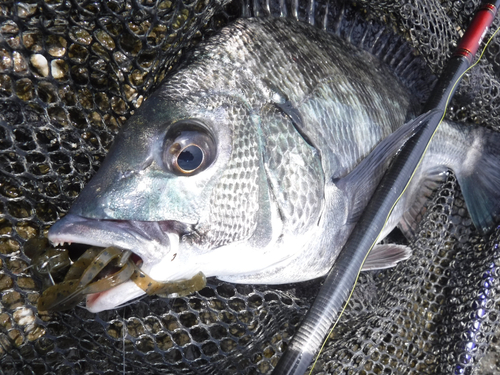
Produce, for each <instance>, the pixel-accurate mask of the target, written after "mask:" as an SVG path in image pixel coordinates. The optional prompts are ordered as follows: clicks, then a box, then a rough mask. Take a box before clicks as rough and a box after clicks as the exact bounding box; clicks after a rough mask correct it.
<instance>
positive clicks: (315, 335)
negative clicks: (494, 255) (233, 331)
mask: <svg viewBox="0 0 500 375" xmlns="http://www.w3.org/2000/svg"><path fill="white" fill-rule="evenodd" d="M499 6H500V0H496V1H486V2H484V3H483V4H482V5H481V7H480V9H479V10H478V12H477V13H476V15H475V16H474V18H473V20H472V22H471V24H470V25H469V27H468V28H467V30H466V32H465V34H464V36H463V37H462V39H461V41H460V43H459V45H458V47H457V49H456V50H455V53H454V54H453V56H452V57H451V58H450V59H449V61H448V63H447V65H446V67H445V68H444V70H443V72H442V74H441V76H440V78H439V80H438V82H437V83H436V86H435V87H434V89H433V91H432V93H431V95H430V97H429V99H428V100H427V102H426V104H425V106H424V109H423V113H426V114H427V115H425V116H424V117H422V116H420V117H419V119H420V120H418V121H423V124H422V125H420V130H419V131H418V132H417V133H416V134H415V135H414V136H413V137H411V138H410V139H409V140H408V141H407V142H406V144H405V145H404V147H403V148H402V149H401V151H400V152H399V154H398V155H397V156H396V157H395V158H394V161H393V162H392V163H391V166H390V167H389V169H388V170H387V172H386V173H385V175H384V177H383V178H382V180H381V182H380V184H379V185H378V187H377V189H376V191H375V193H374V194H373V197H372V199H371V200H370V202H369V203H368V205H367V206H366V208H365V210H364V212H363V215H362V217H361V218H360V220H359V221H358V223H357V224H356V226H355V228H354V230H353V231H352V233H351V235H350V237H349V239H348V240H347V242H346V244H345V245H344V247H343V249H342V251H341V252H340V254H339V256H338V258H337V259H336V261H335V263H334V265H333V267H332V268H331V269H330V272H329V273H328V275H327V277H326V279H325V281H324V283H323V285H322V286H321V288H320V291H319V293H318V295H317V297H316V299H315V301H314V303H313V305H312V306H311V308H310V310H309V311H308V313H307V315H306V316H305V318H304V320H303V322H302V324H301V325H300V327H299V329H298V331H297V333H296V334H295V335H294V337H293V339H292V341H291V342H290V344H289V347H288V349H287V350H286V351H285V353H284V354H283V356H282V357H281V358H280V361H279V362H278V365H277V366H276V368H275V369H274V371H273V375H303V374H304V373H305V371H306V370H307V368H308V366H309V365H310V364H311V362H312V361H313V359H314V357H315V355H316V353H317V352H318V348H321V349H322V347H323V346H324V344H325V343H326V340H325V336H327V335H329V333H331V332H332V330H333V328H335V325H336V324H337V322H338V320H339V319H340V316H341V314H342V312H343V311H344V309H345V307H346V306H347V303H348V301H349V299H350V296H351V295H352V292H353V290H354V286H355V284H356V282H357V279H358V277H359V274H360V272H361V268H362V267H363V263H364V261H365V259H366V258H367V256H368V254H369V252H370V250H371V249H372V248H373V246H374V245H375V244H376V243H377V242H378V241H379V237H380V233H381V232H382V229H383V228H384V225H385V224H386V222H387V220H388V218H389V216H390V214H391V212H392V210H393V208H394V206H395V205H396V203H397V202H398V201H399V199H400V197H401V196H402V195H403V193H404V192H405V190H406V188H407V186H408V185H409V183H410V181H411V179H412V177H413V175H414V173H415V171H416V169H417V168H418V166H419V165H420V163H421V160H422V158H423V155H424V154H425V151H426V150H427V148H428V146H429V143H430V141H431V140H432V137H433V136H434V134H435V133H436V130H437V128H438V126H439V124H440V123H441V122H442V120H443V118H444V115H445V113H446V107H447V105H448V103H449V102H450V100H451V98H452V97H453V94H454V93H455V90H456V88H457V87H458V83H459V81H460V79H461V78H462V76H463V75H464V73H465V72H466V71H467V70H468V69H469V68H471V65H472V61H473V59H474V56H475V54H476V52H477V51H478V49H479V46H480V44H481V42H482V40H483V38H484V36H485V34H486V32H487V31H488V29H489V27H490V26H491V24H492V22H493V20H494V18H495V16H496V13H497V10H498V7H499ZM422 119H424V120H422ZM479 229H482V228H479ZM333 323H334V325H333V328H330V327H331V326H332V324H333ZM321 349H319V350H320V351H321ZM313 367H314V366H313ZM311 371H312V370H311Z"/></svg>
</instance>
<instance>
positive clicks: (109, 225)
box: [48, 214, 199, 312]
mask: <svg viewBox="0 0 500 375" xmlns="http://www.w3.org/2000/svg"><path fill="white" fill-rule="evenodd" d="M180 233H182V224H180V223H176V222H138V221H118V220H97V219H89V218H84V217H81V216H78V215H75V214H67V215H66V216H65V217H64V218H62V219H61V220H59V221H58V222H57V223H55V224H54V225H53V226H52V227H51V228H50V230H49V234H48V237H49V240H50V241H51V242H52V243H53V244H56V245H57V244H61V243H65V242H67V243H78V244H84V245H90V246H98V247H109V246H114V247H118V248H120V249H123V250H131V251H132V252H133V253H134V254H136V255H138V256H139V257H140V258H141V260H142V265H141V267H140V268H141V270H142V271H143V272H145V273H146V274H149V275H150V276H151V277H152V278H153V279H155V280H157V281H160V282H163V281H169V282H170V281H176V280H179V279H183V278H190V277H192V276H194V275H195V274H196V273H197V272H199V270H195V269H193V270H190V269H182V270H179V269H177V272H159V271H158V270H159V269H160V270H162V269H163V270H164V269H165V268H164V263H165V261H166V260H169V261H171V260H172V261H173V259H175V258H176V255H177V253H178V249H179V234H180ZM172 268H173V269H175V267H170V269H172ZM183 272H184V273H185V272H187V273H188V274H184V273H183ZM144 294H145V292H144V291H143V290H142V289H141V288H139V287H138V286H137V285H136V284H135V283H134V282H132V281H127V282H125V283H123V284H120V285H118V286H116V287H113V288H111V289H109V290H107V291H105V292H102V293H95V294H90V295H89V296H88V297H87V309H88V310H89V311H91V312H99V311H103V310H109V309H113V308H116V307H117V306H119V305H121V304H123V303H125V302H128V301H130V300H132V299H134V298H137V297H140V296H142V295H144Z"/></svg>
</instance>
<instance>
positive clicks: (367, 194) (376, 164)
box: [333, 111, 434, 224]
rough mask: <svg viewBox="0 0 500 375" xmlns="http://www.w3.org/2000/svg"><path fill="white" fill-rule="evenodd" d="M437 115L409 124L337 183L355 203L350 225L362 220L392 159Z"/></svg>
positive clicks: (419, 117)
mask: <svg viewBox="0 0 500 375" xmlns="http://www.w3.org/2000/svg"><path fill="white" fill-rule="evenodd" d="M433 113H434V111H429V112H426V113H424V114H422V115H420V116H418V117H417V118H415V119H414V120H411V121H409V122H407V123H406V124H405V125H403V126H402V127H400V128H399V129H397V130H396V131H395V132H394V133H392V134H391V135H389V136H388V137H387V138H385V139H384V140H383V141H382V142H380V143H379V144H378V145H377V146H376V147H375V148H374V149H373V151H372V152H371V153H370V154H369V155H368V156H367V157H366V158H364V159H363V160H362V161H361V163H359V164H358V165H357V166H356V168H354V169H353V170H352V171H351V172H350V173H349V174H348V175H347V176H345V177H343V178H340V179H338V180H335V179H334V180H333V183H335V184H336V185H337V187H338V188H339V189H342V190H344V191H345V192H346V193H347V195H348V197H349V200H350V202H351V209H350V214H349V222H348V224H352V223H356V222H357V221H358V220H359V217H360V216H361V214H362V213H363V210H364V209H365V207H366V205H367V203H368V201H369V199H370V198H371V196H372V194H373V192H374V190H375V188H376V186H377V184H378V181H380V179H381V177H382V175H383V173H384V172H385V170H386V169H387V167H388V166H389V162H390V161H391V159H392V158H393V157H394V155H396V153H397V152H398V151H399V150H400V149H401V147H402V146H403V145H404V143H405V142H406V141H407V140H408V139H410V138H411V137H412V136H413V135H414V134H415V133H416V132H417V131H418V130H420V129H421V126H422V125H423V124H424V123H425V122H426V121H427V120H428V119H429V118H430V117H431V115H432V114H433Z"/></svg>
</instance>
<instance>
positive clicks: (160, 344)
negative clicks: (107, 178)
mask: <svg viewBox="0 0 500 375" xmlns="http://www.w3.org/2000/svg"><path fill="white" fill-rule="evenodd" d="M478 5H479V1H470V2H461V1H437V0H426V1H416V0H413V1H404V0H403V1H358V2H357V5H356V6H353V5H351V4H349V3H342V2H333V1H332V2H330V3H328V2H322V1H315V2H311V1H298V2H295V1H290V2H288V1H271V0H269V1H265V2H259V1H251V2H248V3H246V2H235V3H232V4H227V1H225V0H208V1H197V0H194V1H190V0H179V1H177V0H166V1H136V0H134V1H125V2H121V1H120V2H118V1H116V2H115V1H109V2H99V1H78V0H68V1H57V0H54V1H46V2H42V1H28V2H14V1H10V2H9V1H7V2H2V4H0V119H1V121H0V373H1V374H116V373H126V374H138V373H143V374H160V373H161V374H222V373H223V374H260V373H262V374H266V373H270V372H271V371H272V369H273V367H274V366H275V365H276V363H277V361H278V359H279V357H280V355H281V353H282V352H283V350H285V349H286V346H287V343H288V342H289V340H290V338H291V337H292V336H293V333H294V332H295V330H296V327H297V326H298V324H299V323H300V321H301V319H302V318H303V316H304V314H305V312H306V311H307V309H308V307H309V306H310V304H311V303H312V301H313V300H314V296H315V293H316V292H317V290H318V288H319V284H320V281H311V282H307V283H300V284H296V285H286V286H281V287H277V286H252V285H233V284H228V283H223V282H219V281H217V280H209V283H208V285H207V287H206V288H205V289H203V290H201V291H199V292H197V293H194V294H192V295H190V296H187V297H182V298H175V299H167V298H160V297H148V298H145V299H142V300H140V301H138V302H134V303H131V304H129V305H128V306H125V307H122V308H120V309H117V310H114V311H107V312H103V313H99V314H91V313H89V312H88V311H86V310H85V309H83V308H81V307H76V308H74V309H72V310H70V311H68V312H64V313H55V314H46V313H43V312H39V311H37V308H36V303H37V299H38V297H39V295H40V282H39V280H37V279H36V278H34V277H33V276H32V273H31V271H30V269H29V268H28V267H29V265H30V260H29V259H28V258H27V257H26V255H25V254H24V251H23V245H24V243H25V242H26V240H27V239H29V238H33V237H36V236H39V235H44V234H46V231H47V230H48V228H49V227H50V225H52V224H53V223H54V222H55V221H56V220H57V219H58V218H59V217H61V215H63V214H64V213H65V212H67V210H68V209H69V207H70V206H71V202H72V201H73V200H74V198H75V197H76V196H77V195H78V193H79V192H80V191H81V189H82V188H83V186H84V184H85V183H86V182H87V181H88V180H89V178H90V177H91V176H92V175H93V174H94V172H95V171H96V170H97V168H98V167H99V165H100V163H101V162H102V160H103V158H104V156H105V154H106V150H107V149H108V147H109V145H110V143H111V142H112V140H113V137H114V135H115V134H116V133H117V131H118V130H119V128H120V127H121V125H122V124H123V122H124V121H125V120H126V119H127V118H128V117H129V116H131V115H132V114H133V112H134V110H135V109H136V108H138V107H139V106H140V104H141V103H142V102H143V101H144V100H145V99H147V97H148V95H149V94H150V93H151V92H152V91H153V90H154V88H155V86H156V85H157V84H158V83H159V82H160V81H161V79H162V78H163V77H164V75H165V73H166V72H168V71H169V69H171V68H172V66H174V65H175V64H176V62H177V61H178V60H179V58H181V57H182V52H183V51H184V50H186V49H187V48H190V47H191V46H192V45H194V44H196V43H197V42H198V41H199V40H201V39H202V38H204V37H206V36H208V35H210V34H211V33H213V32H214V31H216V30H217V29H219V28H220V27H222V26H223V25H224V24H226V23H227V22H229V21H231V20H232V19H234V18H235V17H238V16H262V15H268V14H272V15H274V16H293V17H295V18H298V19H300V20H301V21H304V22H310V23H314V24H315V25H317V26H318V27H322V28H325V29H327V30H328V31H329V32H334V33H338V34H340V35H341V36H342V37H344V38H346V39H349V40H351V41H352V42H353V43H354V44H357V45H361V46H363V47H364V48H366V49H368V50H370V51H371V52H372V53H374V54H376V55H378V56H380V57H381V58H383V59H384V60H385V61H386V62H387V63H388V64H389V65H391V66H392V67H393V69H394V71H395V73H396V74H397V75H398V76H400V77H401V79H402V80H404V81H406V83H407V84H408V85H409V86H410V87H411V89H412V90H414V92H415V95H417V96H418V97H420V98H421V100H424V99H425V97H426V95H428V89H429V86H430V85H431V83H432V82H433V77H432V75H431V73H434V74H439V72H440V71H441V69H442V67H443V65H444V63H445V61H446V59H447V57H448V56H449V55H450V51H452V50H453V47H454V46H455V45H456V42H457V39H458V38H459V36H460V34H461V32H462V31H463V30H464V29H465V28H466V27H467V25H468V23H469V21H470V19H471V17H472V15H473V13H474V10H475V9H477V7H478ZM495 22H496V23H495V24H496V25H498V21H495ZM411 47H413V48H414V49H415V50H416V51H417V53H418V54H419V56H420V57H418V58H417V57H415V56H414V55H413V54H411V53H410V52H409V51H410V50H411ZM499 67H500V43H499V41H498V38H497V39H494V40H493V42H492V44H491V45H490V47H489V49H488V50H487V52H486V54H485V57H484V59H483V60H482V61H481V62H480V64H479V65H478V66H477V67H476V68H475V69H474V70H473V71H472V72H471V73H468V75H467V76H466V77H465V79H464V82H463V84H462V85H461V87H460V89H459V91H458V93H457V95H456V98H455V100H454V102H453V103H452V108H451V110H450V113H449V115H448V116H449V118H451V119H454V120H458V121H464V122H472V123H476V124H478V125H481V126H488V127H490V128H493V129H495V130H500V129H499V122H498V116H499V106H500V100H499V97H498V96H499V95H500V90H499V82H498V73H499V69H500V68H499ZM417 233H418V235H417V236H416V238H415V239H414V240H413V241H412V243H411V246H412V248H413V251H414V255H413V257H412V258H411V259H410V260H409V261H407V262H403V263H401V264H399V265H398V266H397V267H396V268H394V269H390V270H386V271H380V272H368V273H363V274H362V276H361V279H360V282H359V284H358V286H357V288H356V290H355V293H354V295H353V298H352V299H351V301H350V302H349V306H348V309H347V311H346V313H345V315H344V316H343V317H342V320H341V322H340V325H339V326H338V327H337V328H336V329H335V331H334V332H333V333H332V335H331V338H330V340H329V342H328V344H327V347H326V348H325V350H324V351H323V352H322V355H321V356H320V358H319V361H318V364H317V365H316V367H315V370H314V371H315V373H319V374H326V373H343V374H403V373H404V374H442V373H453V374H471V373H481V374H494V373H499V372H500V366H499V365H498V364H497V363H500V361H499V359H498V356H499V355H498V352H499V349H498V345H497V344H496V343H497V342H498V340H499V338H498V335H497V336H495V332H496V330H497V317H498V312H499V311H500V305H499V304H500V300H499V298H498V297H497V290H498V283H499V280H498V278H499V272H500V271H499V270H498V267H499V265H500V259H499V256H500V250H499V249H498V243H499V241H500V230H498V229H497V230H496V231H494V233H493V234H491V235H490V236H489V237H486V238H483V237H480V236H478V235H477V234H476V232H475V230H474V228H473V226H472V223H471V220H470V218H469V216H468V213H467V210H466V208H465V205H464V202H463V198H462V196H461V193H460V188H459V186H458V185H457V183H456V180H455V178H454V176H453V175H452V174H450V175H449V176H448V179H447V181H446V182H445V183H444V184H443V185H442V186H441V187H440V188H439V190H438V191H437V192H436V193H435V195H434V196H433V199H432V200H431V201H430V203H429V205H428V209H427V211H426V212H425V213H424V214H423V219H422V222H421V224H420V226H419V229H418V231H417ZM485 354H486V356H485Z"/></svg>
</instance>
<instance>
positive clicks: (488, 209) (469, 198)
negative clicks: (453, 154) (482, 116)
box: [453, 127, 500, 233]
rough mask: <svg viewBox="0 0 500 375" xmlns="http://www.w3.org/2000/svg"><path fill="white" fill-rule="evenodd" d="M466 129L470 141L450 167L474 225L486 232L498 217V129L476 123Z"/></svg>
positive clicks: (499, 147) (499, 169) (499, 217)
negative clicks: (469, 128) (463, 156)
mask: <svg viewBox="0 0 500 375" xmlns="http://www.w3.org/2000/svg"><path fill="white" fill-rule="evenodd" d="M470 132H471V133H472V135H473V136H472V137H471V138H470V141H471V142H472V144H466V145H465V146H466V147H468V148H469V149H468V150H466V156H465V158H464V159H463V160H462V163H461V165H460V166H458V167H455V168H453V170H454V171H455V173H456V176H457V180H458V183H459V185H460V187H461V189H462V193H463V196H464V199H465V203H466V205H467V209H468V210H469V214H470V216H471V218H472V221H473V223H474V225H475V226H476V228H477V229H478V230H480V231H481V232H483V233H488V232H489V231H491V230H492V229H493V228H494V226H495V224H498V223H499V220H500V133H499V132H495V131H492V130H489V129H486V128H479V127H477V128H472V129H471V130H470Z"/></svg>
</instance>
